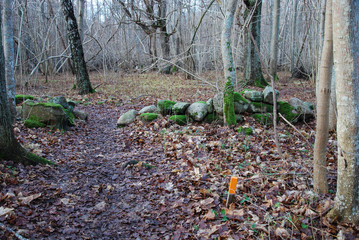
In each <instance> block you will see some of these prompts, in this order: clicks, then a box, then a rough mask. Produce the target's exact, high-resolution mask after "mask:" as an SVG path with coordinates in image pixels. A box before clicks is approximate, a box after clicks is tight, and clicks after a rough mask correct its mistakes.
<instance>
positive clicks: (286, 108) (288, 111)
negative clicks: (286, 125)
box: [278, 101, 300, 123]
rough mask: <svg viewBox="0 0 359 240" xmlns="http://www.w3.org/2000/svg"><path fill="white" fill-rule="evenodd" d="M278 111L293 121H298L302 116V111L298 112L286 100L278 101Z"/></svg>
mask: <svg viewBox="0 0 359 240" xmlns="http://www.w3.org/2000/svg"><path fill="white" fill-rule="evenodd" d="M278 112H279V113H280V114H282V115H283V117H284V118H285V119H287V120H288V121H290V122H292V123H296V122H298V119H299V117H300V113H298V112H297V110H296V109H295V108H294V107H293V106H291V105H290V104H289V103H287V102H284V101H278Z"/></svg>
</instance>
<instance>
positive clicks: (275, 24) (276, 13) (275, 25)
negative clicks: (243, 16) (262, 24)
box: [269, 0, 280, 79]
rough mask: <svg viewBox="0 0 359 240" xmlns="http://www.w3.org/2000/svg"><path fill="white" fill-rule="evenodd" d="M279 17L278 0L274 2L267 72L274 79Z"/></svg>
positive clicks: (275, 75) (275, 76)
mask: <svg viewBox="0 0 359 240" xmlns="http://www.w3.org/2000/svg"><path fill="white" fill-rule="evenodd" d="M279 15H280V0H274V6H273V25H272V38H271V48H270V49H271V52H270V67H269V72H270V74H271V75H272V76H273V77H274V78H275V79H276V78H277V57H278V35H279Z"/></svg>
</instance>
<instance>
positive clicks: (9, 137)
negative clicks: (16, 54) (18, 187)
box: [0, 18, 52, 165]
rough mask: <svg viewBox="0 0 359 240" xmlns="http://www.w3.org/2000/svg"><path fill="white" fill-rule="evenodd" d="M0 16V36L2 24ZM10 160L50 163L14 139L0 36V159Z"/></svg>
mask: <svg viewBox="0 0 359 240" xmlns="http://www.w3.org/2000/svg"><path fill="white" fill-rule="evenodd" d="M1 22H2V21H1V18H0V36H2V26H1ZM1 160H11V161H14V162H20V163H23V164H25V165H28V164H36V163H49V164H50V163H52V162H50V161H48V160H46V159H44V158H41V157H38V156H36V155H34V154H32V153H30V152H28V151H26V150H25V149H24V148H23V147H22V146H21V145H20V144H19V143H18V142H17V140H16V138H15V135H14V131H13V128H12V122H11V114H10V109H9V102H8V97H7V93H6V80H5V57H4V52H3V44H2V38H1V37H0V161H1Z"/></svg>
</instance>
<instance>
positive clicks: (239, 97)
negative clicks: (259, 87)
mask: <svg viewBox="0 0 359 240" xmlns="http://www.w3.org/2000/svg"><path fill="white" fill-rule="evenodd" d="M233 96H234V102H237V103H245V104H248V103H249V102H248V100H247V99H245V98H244V97H243V96H242V95H241V94H240V93H239V92H234V93H233Z"/></svg>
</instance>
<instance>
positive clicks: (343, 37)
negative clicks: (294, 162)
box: [329, 0, 359, 225]
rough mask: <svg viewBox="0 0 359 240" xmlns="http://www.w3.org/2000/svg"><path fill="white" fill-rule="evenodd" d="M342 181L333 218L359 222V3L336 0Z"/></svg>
mask: <svg viewBox="0 0 359 240" xmlns="http://www.w3.org/2000/svg"><path fill="white" fill-rule="evenodd" d="M333 9H335V11H333V23H335V24H333V45H334V66H335V78H336V81H337V84H336V92H337V109H338V121H337V137H338V180H337V192H336V196H335V203H334V209H333V210H332V211H331V212H330V213H329V216H330V217H333V218H335V219H337V220H338V221H340V222H350V223H354V224H356V225H358V224H359V124H358V123H359V103H358V99H359V71H358V69H359V38H358V36H359V28H358V26H359V4H358V1H356V0H344V1H343V0H340V1H339V0H333Z"/></svg>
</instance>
